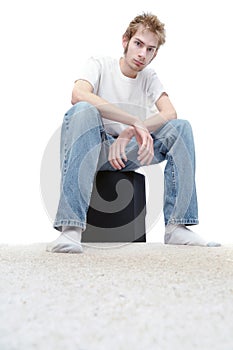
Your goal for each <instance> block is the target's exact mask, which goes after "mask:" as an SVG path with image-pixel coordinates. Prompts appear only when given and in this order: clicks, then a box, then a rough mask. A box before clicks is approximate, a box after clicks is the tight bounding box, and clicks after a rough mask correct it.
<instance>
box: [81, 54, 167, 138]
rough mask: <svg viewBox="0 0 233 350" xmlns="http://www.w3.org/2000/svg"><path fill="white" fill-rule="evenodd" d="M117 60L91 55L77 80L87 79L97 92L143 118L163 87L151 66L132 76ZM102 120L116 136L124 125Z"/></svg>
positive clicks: (150, 111)
mask: <svg viewBox="0 0 233 350" xmlns="http://www.w3.org/2000/svg"><path fill="white" fill-rule="evenodd" d="M119 62H120V60H119V59H115V58H111V57H91V58H89V60H88V61H87V63H86V65H85V66H84V69H83V70H82V72H81V73H80V74H79V76H78V77H77V80H80V79H81V80H86V81H88V82H89V83H90V84H91V85H92V87H93V89H94V91H93V92H94V93H95V94H96V95H98V96H100V97H102V98H103V99H105V100H106V101H108V102H110V103H113V104H115V105H116V106H117V107H119V108H121V109H122V110H125V111H126V112H128V113H130V114H131V115H134V116H137V117H139V118H140V119H141V120H145V119H146V118H148V117H150V116H151V115H152V114H154V113H155V112H156V106H155V103H156V101H157V100H158V98H159V97H160V96H161V94H162V93H163V92H164V91H165V90H164V87H163V85H162V84H161V82H160V80H159V79H158V77H157V74H156V73H155V71H154V70H153V69H151V68H148V67H146V68H145V69H144V70H142V71H141V72H139V73H138V74H137V77H136V78H135V79H132V78H128V77H126V76H125V75H123V74H122V72H121V69H120V63H119ZM103 123H104V126H105V129H106V131H107V132H108V133H110V134H112V135H118V134H119V133H120V132H121V131H122V130H123V129H124V128H125V127H126V125H125V124H121V123H118V122H115V121H112V120H109V119H106V118H103Z"/></svg>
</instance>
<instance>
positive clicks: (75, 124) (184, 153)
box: [54, 102, 198, 230]
mask: <svg viewBox="0 0 233 350" xmlns="http://www.w3.org/2000/svg"><path fill="white" fill-rule="evenodd" d="M151 135H152V138H153V140H154V154H155V156H154V159H153V161H152V163H151V164H158V163H160V162H162V161H166V166H165V170H164V204H163V211H164V221H165V225H167V224H170V223H172V224H185V225H194V224H198V210H197V197H196V186H195V150H194V142H193V135H192V129H191V126H190V124H189V122H187V121H186V120H181V119H175V120H171V121H169V122H167V123H166V124H164V125H163V126H162V127H161V128H160V129H159V130H157V131H156V132H153V133H152V134H151ZM114 141H115V138H114V137H113V136H111V135H109V134H108V133H106V131H105V129H104V126H103V123H102V119H101V116H100V113H99V112H98V110H97V109H96V108H95V107H94V106H92V105H90V104H89V103H86V102H79V103H77V104H75V105H74V106H73V107H72V108H71V109H70V110H69V111H68V112H67V113H66V114H65V116H64V121H63V124H62V130H61V144H60V154H61V188H60V200H59V204H58V210H57V214H56V218H55V221H54V227H55V228H56V229H58V230H61V227H62V226H77V227H81V228H82V229H84V230H85V228H86V217H87V211H88V207H89V203H90V198H91V193H92V189H93V183H94V178H95V174H96V172H97V171H106V170H108V171H130V170H136V169H138V168H139V167H141V165H140V163H139V162H138V160H137V151H138V145H137V142H136V140H135V138H132V140H131V141H130V142H129V144H128V145H127V148H126V153H127V158H128V161H127V162H126V163H125V165H126V166H125V168H124V169H122V170H115V169H114V168H112V166H111V164H110V163H109V162H108V150H109V146H110V145H111V144H112V143H113V142H114Z"/></svg>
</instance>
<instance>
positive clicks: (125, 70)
mask: <svg viewBox="0 0 233 350" xmlns="http://www.w3.org/2000/svg"><path fill="white" fill-rule="evenodd" d="M119 64H120V70H121V73H122V74H123V75H125V76H126V77H128V78H131V79H135V78H136V77H137V75H138V72H136V71H135V70H133V69H131V68H130V67H129V65H128V64H127V63H126V60H125V58H124V57H121V58H120V62H119Z"/></svg>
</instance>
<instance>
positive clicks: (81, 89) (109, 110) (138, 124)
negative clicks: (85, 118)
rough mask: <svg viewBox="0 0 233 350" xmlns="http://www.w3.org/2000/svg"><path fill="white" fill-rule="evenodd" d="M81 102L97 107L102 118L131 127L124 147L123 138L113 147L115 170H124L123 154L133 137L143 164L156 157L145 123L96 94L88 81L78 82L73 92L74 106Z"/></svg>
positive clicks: (112, 156) (112, 160)
mask: <svg viewBox="0 0 233 350" xmlns="http://www.w3.org/2000/svg"><path fill="white" fill-rule="evenodd" d="M81 101H85V102H88V103H90V104H91V105H93V106H95V107H96V108H97V109H98V111H99V112H100V114H101V115H102V117H104V118H107V119H110V120H114V121H117V122H120V123H123V124H127V125H129V128H130V131H127V136H125V135H124V137H123V145H122V143H121V142H119V141H122V138H121V140H118V139H119V138H118V139H117V140H118V142H117V143H115V142H114V144H113V145H112V147H111V151H110V156H109V161H110V163H111V164H112V166H113V167H114V168H116V169H121V168H122V164H120V163H121V153H122V152H124V149H125V146H126V144H127V143H128V142H129V140H130V139H131V138H132V137H133V136H135V138H136V140H137V143H138V146H139V150H138V159H139V160H140V161H141V163H142V164H143V163H146V162H149V161H151V159H152V158H153V155H154V150H153V139H152V137H151V135H150V133H149V131H148V129H147V127H146V126H145V125H144V123H143V121H141V120H140V119H139V118H138V117H136V116H133V115H131V114H129V113H127V112H125V111H123V110H121V109H120V108H118V107H115V106H114V105H113V104H111V103H109V102H107V101H105V100H104V99H102V98H101V97H99V96H97V95H96V94H94V93H93V87H92V85H91V84H90V83H89V82H88V81H86V80H77V81H76V82H75V85H74V88H73V91H72V99H71V103H72V104H73V105H74V104H75V103H78V102H81ZM125 140H127V141H126V142H125ZM118 143H119V145H118ZM119 162H120V163H119Z"/></svg>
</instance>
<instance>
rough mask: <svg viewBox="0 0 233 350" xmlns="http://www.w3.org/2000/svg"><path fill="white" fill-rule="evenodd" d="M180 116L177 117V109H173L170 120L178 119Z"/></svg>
mask: <svg viewBox="0 0 233 350" xmlns="http://www.w3.org/2000/svg"><path fill="white" fill-rule="evenodd" d="M177 118H178V117H177V113H176V111H175V110H174V111H172V112H171V113H170V118H169V119H170V120H173V119H177Z"/></svg>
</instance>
